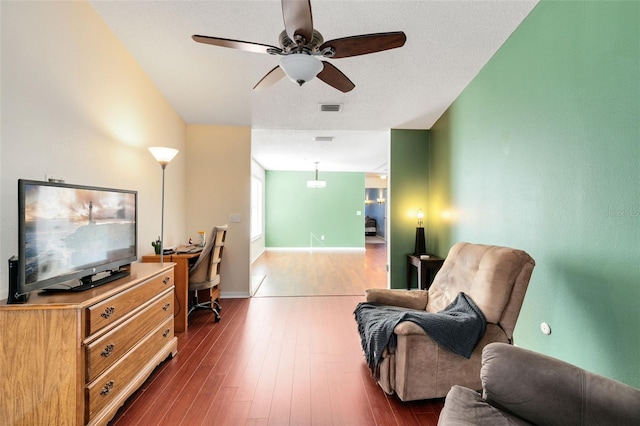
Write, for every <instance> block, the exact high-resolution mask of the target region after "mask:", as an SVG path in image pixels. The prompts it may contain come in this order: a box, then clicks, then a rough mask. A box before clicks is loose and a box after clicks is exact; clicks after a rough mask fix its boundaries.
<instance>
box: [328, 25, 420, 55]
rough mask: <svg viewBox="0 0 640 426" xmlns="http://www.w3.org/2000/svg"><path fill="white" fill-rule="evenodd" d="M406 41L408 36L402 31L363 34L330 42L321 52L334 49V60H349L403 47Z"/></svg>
mask: <svg viewBox="0 0 640 426" xmlns="http://www.w3.org/2000/svg"><path fill="white" fill-rule="evenodd" d="M405 41H407V36H406V35H405V34H404V33H403V32H402V31H396V32H390V33H377V34H362V35H356V36H351V37H344V38H337V39H335V40H329V41H327V42H325V43H324V44H323V45H322V46H320V48H319V50H323V49H325V48H327V47H332V48H333V49H334V51H335V54H334V55H333V56H332V58H336V59H337V58H348V57H350V56H358V55H366V54H368V53H375V52H381V51H383V50H389V49H395V48H397V47H402V46H403V45H404V42H405Z"/></svg>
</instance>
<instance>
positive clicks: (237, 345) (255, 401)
mask: <svg viewBox="0 0 640 426" xmlns="http://www.w3.org/2000/svg"><path fill="white" fill-rule="evenodd" d="M372 253H373V252H371V253H370V254H372ZM284 263H286V262H284ZM347 263H349V262H347ZM351 263H352V262H351ZM291 264H292V265H294V264H298V265H299V264H300V263H299V262H295V261H294V262H292V263H291ZM351 266H353V265H351ZM291 273H292V274H294V275H295V276H296V277H297V278H298V279H299V280H301V279H302V277H303V276H306V275H308V274H309V271H308V270H302V269H300V268H292V270H291ZM334 273H335V274H348V271H340V270H337V269H336V270H335V271H334ZM327 279H331V278H327ZM294 281H295V280H294ZM345 281H348V280H345ZM320 285H321V283H318V286H320ZM351 291H353V290H351ZM357 291H358V292H359V294H360V295H355V296H323V295H320V296H314V297H286V296H281V297H253V298H250V299H223V300H222V301H221V302H222V305H223V310H222V320H221V321H220V322H219V323H214V321H213V315H212V314H211V313H210V312H206V311H196V312H194V313H193V314H192V315H191V316H190V317H189V330H188V331H187V332H185V333H182V334H179V335H178V355H177V356H176V357H175V358H173V359H168V360H166V361H165V362H163V363H162V364H161V365H160V366H159V367H158V368H157V369H156V370H155V371H154V373H153V374H152V376H151V377H150V378H149V379H148V380H147V381H146V382H145V383H144V385H143V386H142V387H141V388H140V389H139V390H138V391H137V392H136V393H135V394H134V395H132V397H131V398H129V400H128V401H127V402H126V404H125V405H124V406H123V407H122V408H121V409H120V411H119V412H118V414H117V415H116V417H115V418H114V419H113V421H112V422H111V423H110V424H112V425H114V426H125V425H233V426H235V425H403V426H404V425H436V424H437V421H438V415H439V413H440V410H441V408H442V404H443V400H442V399H438V400H428V401H417V402H410V403H404V402H402V401H400V400H399V399H398V398H397V397H396V396H395V395H386V394H385V393H384V392H383V391H382V389H380V388H379V387H378V386H377V384H376V383H375V382H374V380H373V379H372V378H371V376H370V373H369V370H368V368H367V366H366V363H365V361H364V357H363V355H362V351H361V349H360V341H359V336H358V333H357V330H356V325H355V321H354V319H353V310H354V308H355V306H356V305H357V304H358V302H360V301H363V300H364V298H363V296H362V295H361V294H362V292H360V290H359V289H358V290H357Z"/></svg>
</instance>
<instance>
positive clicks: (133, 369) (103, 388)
mask: <svg viewBox="0 0 640 426" xmlns="http://www.w3.org/2000/svg"><path fill="white" fill-rule="evenodd" d="M171 339H173V317H171V318H169V319H167V320H166V321H165V322H164V323H162V325H160V326H159V327H157V328H156V329H155V330H154V331H153V332H152V333H151V334H149V335H148V336H147V337H146V338H145V339H144V340H143V341H142V342H140V344H139V345H137V346H136V347H135V348H134V349H133V350H132V351H130V352H129V353H127V354H126V355H125V356H124V357H123V358H121V359H120V360H118V361H117V362H116V363H115V364H114V365H113V366H111V368H109V369H108V370H107V371H105V372H104V373H103V374H102V375H101V376H100V377H98V378H97V379H96V380H95V381H93V382H91V383H89V384H88V385H87V387H86V398H85V401H86V407H87V412H86V413H87V421H90V420H91V419H92V418H93V417H94V416H95V415H96V414H97V413H99V412H100V410H102V409H103V408H104V407H105V406H106V405H107V404H109V402H111V401H114V400H116V399H117V398H118V397H119V394H120V393H121V392H124V391H126V390H127V387H128V386H129V383H130V382H131V381H132V380H133V379H134V378H135V377H136V376H137V375H138V374H140V371H141V370H142V369H143V368H144V367H146V364H147V363H148V360H149V359H151V358H153V357H154V356H155V355H156V354H157V353H158V351H160V350H161V349H162V348H163V347H164V346H165V345H166V344H167V343H169V342H170V341H171Z"/></svg>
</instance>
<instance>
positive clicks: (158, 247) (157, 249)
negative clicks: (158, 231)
mask: <svg viewBox="0 0 640 426" xmlns="http://www.w3.org/2000/svg"><path fill="white" fill-rule="evenodd" d="M151 245H152V246H153V249H154V250H155V252H156V254H160V250H161V248H162V244H161V243H160V237H158V239H157V240H155V241H151Z"/></svg>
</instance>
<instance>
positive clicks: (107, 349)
mask: <svg viewBox="0 0 640 426" xmlns="http://www.w3.org/2000/svg"><path fill="white" fill-rule="evenodd" d="M115 347H116V345H114V344H113V343H109V344H108V345H107V346H105V348H104V349H103V350H102V352H100V356H103V357H105V358H106V357H108V356H109V355H111V353H112V352H113V348H115Z"/></svg>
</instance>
